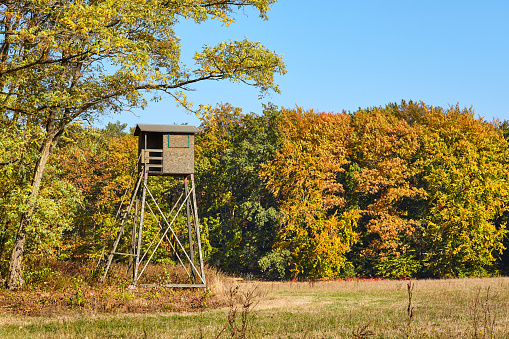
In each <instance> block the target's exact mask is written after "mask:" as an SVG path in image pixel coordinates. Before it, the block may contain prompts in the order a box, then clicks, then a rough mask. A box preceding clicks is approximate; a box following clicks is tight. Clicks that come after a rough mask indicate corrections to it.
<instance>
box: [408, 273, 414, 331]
mask: <svg viewBox="0 0 509 339" xmlns="http://www.w3.org/2000/svg"><path fill="white" fill-rule="evenodd" d="M414 287H415V283H412V281H409V282H408V284H407V292H408V306H407V310H406V312H407V317H408V319H407V337H408V338H410V335H411V334H412V323H413V321H414V307H413V306H412V297H413V291H414Z"/></svg>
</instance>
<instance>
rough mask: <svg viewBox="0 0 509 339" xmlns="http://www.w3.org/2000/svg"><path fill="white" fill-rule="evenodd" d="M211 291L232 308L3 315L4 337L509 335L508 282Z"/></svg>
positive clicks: (266, 285) (252, 286) (244, 286)
mask: <svg viewBox="0 0 509 339" xmlns="http://www.w3.org/2000/svg"><path fill="white" fill-rule="evenodd" d="M409 284H410V285H409ZM237 286H238V288H237ZM409 286H411V288H410V294H411V297H410V294H409ZM230 292H231V293H230ZM135 293H136V292H135ZM197 293H199V292H197ZM213 293H215V294H222V295H226V296H228V295H230V294H231V296H230V297H231V298H230V299H229V300H231V301H232V303H231V305H230V306H227V307H222V308H220V309H207V308H205V309H202V310H201V311H197V312H179V313H176V312H173V313H171V312H169V313H148V314H147V313H145V314H140V313H138V314H125V313H124V314H104V313H102V314H97V313H93V312H92V313H91V312H86V313H84V314H79V311H78V312H74V313H72V314H67V315H65V314H63V315H62V314H60V315H53V316H38V317H34V316H18V315H9V314H3V315H0V334H1V335H2V338H1V339H6V338H54V339H56V338H216V337H218V334H219V333H220V332H221V331H222V330H223V332H222V333H221V335H220V336H219V338H231V337H235V338H242V337H243V336H245V337H249V338H509V278H489V279H451V280H417V281H412V282H409V281H386V280H381V281H364V280H353V281H333V282H316V283H302V282H284V283H277V282H274V283H271V282H235V281H232V282H229V283H228V282H222V283H220V284H218V285H217V284H216V286H213ZM246 295H247V298H246ZM243 315H244V316H245V317H246V318H245V320H244V321H242V316H243ZM234 318H235V319H236V322H235V323H234V320H233V319H234ZM228 319H230V321H228ZM243 326H244V327H243ZM232 327H235V328H236V330H234V331H232Z"/></svg>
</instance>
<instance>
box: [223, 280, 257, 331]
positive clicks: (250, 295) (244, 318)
mask: <svg viewBox="0 0 509 339" xmlns="http://www.w3.org/2000/svg"><path fill="white" fill-rule="evenodd" d="M258 296H259V292H258V290H257V288H256V286H255V287H253V288H251V289H249V290H248V291H246V292H240V291H239V286H236V287H231V288H230V290H229V292H228V301H229V302H228V303H229V305H228V306H229V311H228V317H227V319H228V320H227V322H226V324H225V325H224V327H223V328H222V329H221V331H219V333H218V334H217V336H216V339H218V338H219V337H221V335H222V334H223V333H224V332H225V331H226V330H228V332H230V338H234V339H245V338H246V337H247V333H248V332H247V330H248V328H249V326H250V324H249V320H250V318H251V317H250V313H251V311H252V310H253V308H254V307H255V306H256V305H257V304H258V301H256V298H257V297H258ZM239 303H240V304H241V309H240V310H239V307H238V304H239ZM239 311H240V323H239V320H238V315H239Z"/></svg>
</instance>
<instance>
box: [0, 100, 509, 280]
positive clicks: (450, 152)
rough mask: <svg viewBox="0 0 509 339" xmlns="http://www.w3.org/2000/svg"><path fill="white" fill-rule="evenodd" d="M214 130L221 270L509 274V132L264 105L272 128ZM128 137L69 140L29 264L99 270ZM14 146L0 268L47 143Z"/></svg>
mask: <svg viewBox="0 0 509 339" xmlns="http://www.w3.org/2000/svg"><path fill="white" fill-rule="evenodd" d="M201 121H202V122H201V126H200V132H199V133H198V135H197V136H196V168H195V171H196V178H197V187H198V192H197V197H198V207H199V214H200V227H201V228H202V233H203V235H204V239H203V243H204V250H205V256H206V259H207V261H208V263H209V265H212V266H215V267H217V268H219V269H221V270H223V271H226V272H230V273H237V274H239V273H244V274H248V273H249V274H255V275H259V276H264V277H266V278H268V279H289V278H298V279H321V278H338V277H353V276H364V277H385V278H408V277H461V276H490V275H497V274H501V273H505V272H507V267H508V264H509V263H508V262H507V258H508V256H507V255H506V253H505V251H506V248H505V246H504V244H507V230H506V225H505V220H507V219H508V218H507V215H508V203H509V167H508V162H509V154H508V144H507V141H506V138H505V137H504V132H506V128H505V127H504V126H506V125H504V124H498V123H497V122H486V121H484V120H483V119H481V118H476V117H475V114H474V112H473V111H472V110H470V109H462V108H460V107H458V106H453V107H450V108H447V109H444V108H440V107H433V106H428V105H425V104H424V103H415V102H408V103H407V102H402V103H401V104H390V105H387V106H386V107H378V108H368V109H364V110H358V111H356V112H353V113H346V112H343V113H325V112H315V111H313V110H304V109H302V108H299V107H296V108H294V109H285V108H282V109H279V108H278V107H275V106H273V105H267V106H264V109H263V112H262V113H261V114H254V113H251V114H244V113H242V111H241V110H240V109H238V108H234V107H232V106H230V105H228V104H226V105H219V106H217V107H216V108H211V109H209V110H208V111H207V112H206V113H205V114H203V115H202V116H201ZM125 127H126V126H125V125H122V124H120V123H117V124H109V125H108V126H107V127H106V128H104V129H94V128H90V127H86V126H78V125H74V126H72V127H71V128H69V129H68V130H67V132H66V134H65V135H64V136H63V137H62V139H61V141H60V143H59V145H58V147H57V148H56V150H55V155H54V157H53V158H52V160H51V162H50V164H49V169H48V171H47V173H46V174H45V177H44V180H43V184H42V191H41V192H42V194H41V198H40V199H39V200H40V201H39V202H38V208H37V209H36V214H35V221H36V225H38V227H37V228H33V229H30V230H29V231H30V232H31V233H30V239H31V240H30V243H29V246H28V248H29V251H30V253H29V257H31V258H36V257H37V258H38V259H37V260H40V258H41V256H42V257H53V258H56V259H60V260H73V258H80V260H83V259H87V258H88V259H89V260H94V259H95V258H97V256H98V255H99V252H100V251H101V248H102V246H103V244H104V243H105V241H106V240H107V238H108V236H109V234H111V232H114V231H115V227H118V226H115V223H114V221H115V216H116V213H117V209H118V206H119V205H120V203H121V201H122V198H123V195H124V192H125V191H126V189H128V188H129V187H131V185H132V182H131V173H132V170H133V168H135V162H136V157H137V148H136V139H135V137H134V136H132V135H131V134H130V133H126V132H124V131H123V130H124V128H125ZM7 132H9V131H7V130H6V134H4V136H3V137H4V139H2V140H1V141H2V147H4V149H7V148H9V149H10V150H13V151H16V152H20V153H21V152H24V154H26V156H25V157H24V158H22V159H20V160H18V161H12V159H10V158H9V156H8V154H7V153H2V154H1V156H2V161H3V162H4V163H5V165H3V166H2V167H1V168H0V170H1V171H2V172H1V175H2V178H3V180H4V182H6V185H7V186H3V187H1V188H0V194H1V197H0V204H1V205H2V208H0V213H1V214H2V220H1V227H2V233H1V240H2V243H1V245H2V247H1V253H0V255H2V258H1V259H2V260H3V262H5V260H6V259H7V255H8V253H9V246H12V242H13V237H14V232H15V227H14V225H16V218H19V217H20V213H21V212H22V211H23V207H22V206H23V201H26V187H27V185H28V183H27V182H26V181H23V176H20V174H23V173H25V172H27V171H29V170H28V169H29V168H30V164H33V162H34V161H35V160H34V159H33V158H31V155H30V154H31V153H30V152H28V150H30V149H31V147H33V146H31V145H32V144H34V143H35V144H36V143H37V135H38V134H37V131H26V134H27V135H26V137H25V138H24V139H20V140H19V141H20V142H17V143H15V144H16V146H14V145H13V142H12V140H14V139H12V138H11V139H9V138H7V136H8V135H9V134H7ZM11 132H12V131H11ZM11 134H12V133H11ZM13 135H15V134H13ZM9 140H11V143H9ZM16 140H17V139H16ZM21 141H23V142H21ZM18 148H19V149H18ZM22 148H23V149H22ZM175 184H176V183H174V182H172V181H171V180H170V179H167V181H164V180H159V179H158V180H155V179H154V181H153V182H152V183H151V191H152V192H153V193H154V194H155V195H157V196H158V198H159V199H161V200H162V201H167V202H168V203H167V206H170V204H169V202H171V201H172V199H175V197H174V196H173V193H172V192H173V190H174V188H175ZM24 192H25V193H24ZM163 205H165V203H163ZM147 220H148V221H147V222H148V229H149V230H150V218H147ZM155 259H156V262H164V263H171V262H172V260H174V258H172V256H171V255H169V256H168V255H166V256H165V255H163V254H157V255H156V258H155ZM2 269H3V272H5V270H6V267H3V268H2Z"/></svg>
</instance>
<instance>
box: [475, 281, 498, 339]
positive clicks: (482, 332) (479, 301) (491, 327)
mask: <svg viewBox="0 0 509 339" xmlns="http://www.w3.org/2000/svg"><path fill="white" fill-rule="evenodd" d="M492 304H493V303H492V301H491V300H490V287H489V286H488V288H487V289H486V296H485V298H484V300H483V297H482V294H481V288H479V290H478V291H477V293H476V295H475V296H474V299H473V300H472V303H471V304H470V316H471V318H472V327H473V330H474V338H490V339H491V338H495V333H494V332H495V320H496V317H495V313H496V312H494V310H493V308H494V307H493V305H492Z"/></svg>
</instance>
